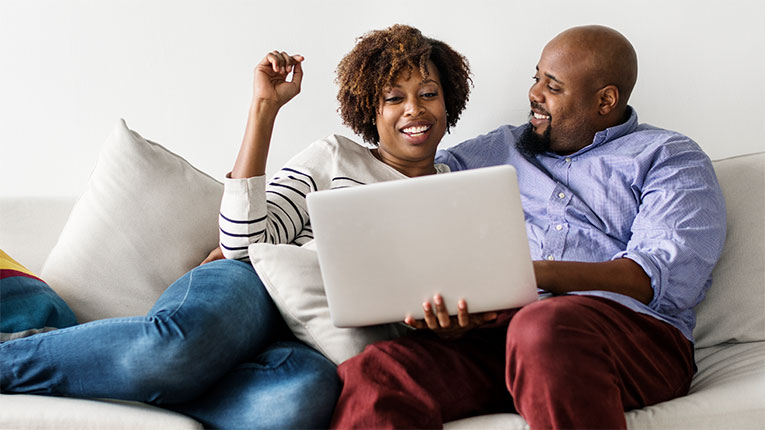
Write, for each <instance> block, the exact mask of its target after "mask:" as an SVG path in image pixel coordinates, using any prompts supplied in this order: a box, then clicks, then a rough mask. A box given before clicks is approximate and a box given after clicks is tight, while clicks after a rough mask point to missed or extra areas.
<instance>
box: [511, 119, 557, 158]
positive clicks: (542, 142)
mask: <svg viewBox="0 0 765 430" xmlns="http://www.w3.org/2000/svg"><path fill="white" fill-rule="evenodd" d="M551 131H552V126H551V125H550V124H548V125H547V128H546V129H545V132H544V133H543V134H542V135H541V136H540V135H539V134H538V133H536V132H535V131H534V126H532V125H531V124H529V126H528V127H526V130H524V131H523V134H521V136H520V137H519V138H518V141H517V142H515V147H516V148H518V150H519V151H521V152H522V153H523V154H524V155H526V156H529V157H534V156H536V155H537V154H544V153H545V152H549V151H550V147H551V146H552V142H551V141H550V132H551Z"/></svg>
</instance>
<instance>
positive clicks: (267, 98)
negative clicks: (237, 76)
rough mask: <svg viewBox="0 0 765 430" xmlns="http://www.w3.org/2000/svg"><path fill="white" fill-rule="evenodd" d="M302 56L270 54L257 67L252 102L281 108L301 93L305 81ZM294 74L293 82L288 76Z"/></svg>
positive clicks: (279, 53)
mask: <svg viewBox="0 0 765 430" xmlns="http://www.w3.org/2000/svg"><path fill="white" fill-rule="evenodd" d="M303 60H304V58H303V56H302V55H288V54H287V53H286V52H279V51H273V52H269V53H268V54H267V55H266V56H265V58H263V60H262V61H261V62H260V63H258V65H257V66H255V72H254V75H255V76H254V78H253V91H252V102H253V105H260V104H261V103H268V104H273V107H275V108H277V109H278V108H280V107H282V106H283V105H284V104H285V103H287V102H288V101H290V100H291V99H292V98H293V97H295V96H296V95H297V94H298V93H299V92H300V83H301V82H302V80H303V68H302V67H301V65H300V63H301V62H302V61H303ZM290 73H292V80H291V81H287V76H288V75H289V74H290Z"/></svg>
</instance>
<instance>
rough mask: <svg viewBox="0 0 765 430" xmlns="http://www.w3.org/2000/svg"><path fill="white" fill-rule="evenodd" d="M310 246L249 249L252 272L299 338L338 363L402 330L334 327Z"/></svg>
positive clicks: (394, 326) (392, 326)
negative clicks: (253, 270)
mask: <svg viewBox="0 0 765 430" xmlns="http://www.w3.org/2000/svg"><path fill="white" fill-rule="evenodd" d="M313 243H314V242H309V243H307V244H306V245H304V246H303V247H298V246H295V245H271V244H267V243H256V244H252V245H250V248H249V254H250V261H251V262H252V265H253V267H254V268H255V271H256V272H258V275H259V276H260V279H261V280H262V281H263V284H264V285H265V287H266V289H267V290H268V293H269V294H270V295H271V298H272V299H273V300H274V303H275V304H276V307H277V308H278V309H279V312H280V313H281V314H282V316H283V317H284V320H285V321H286V322H287V325H288V326H289V328H290V329H291V330H292V332H293V333H295V336H297V338H298V339H300V340H302V341H303V342H306V343H307V344H309V345H311V346H312V347H314V348H316V350H318V351H319V352H321V353H322V354H324V356H326V357H327V358H329V359H330V360H332V361H333V362H334V363H335V364H340V363H342V362H343V361H345V360H347V359H348V358H351V357H353V356H354V355H356V354H358V353H360V352H361V351H362V350H363V349H364V347H365V346H366V345H368V344H370V343H373V342H376V341H378V340H384V339H392V338H394V337H397V336H399V335H400V334H401V333H402V332H403V331H405V329H404V328H403V326H402V325H400V324H382V325H377V326H369V327H357V328H338V327H335V326H334V324H332V320H331V318H330V315H329V308H328V307H327V298H326V295H325V293H324V283H323V282H322V279H321V272H320V270H319V259H318V257H317V255H316V250H315V249H314V248H313V247H312V245H313Z"/></svg>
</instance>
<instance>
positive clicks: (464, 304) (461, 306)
mask: <svg viewBox="0 0 765 430" xmlns="http://www.w3.org/2000/svg"><path fill="white" fill-rule="evenodd" d="M457 307H458V308H460V309H465V308H467V303H466V302H465V299H460V301H459V302H457Z"/></svg>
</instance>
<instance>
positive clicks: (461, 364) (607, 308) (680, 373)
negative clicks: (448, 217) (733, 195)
mask: <svg viewBox="0 0 765 430" xmlns="http://www.w3.org/2000/svg"><path fill="white" fill-rule="evenodd" d="M694 367H695V366H694V362H693V346H692V344H691V343H690V342H689V341H688V340H687V339H685V337H683V335H682V334H680V332H679V330H677V329H675V328H674V327H672V326H670V325H669V324H666V323H663V322H661V321H658V320H656V319H655V318H652V317H649V316H647V315H643V314H639V313H636V312H634V311H632V310H630V309H628V308H626V307H624V306H622V305H620V304H618V303H615V302H613V301H611V300H607V299H602V298H597V297H590V296H574V295H571V296H559V297H554V298H549V299H545V300H541V301H539V302H536V303H533V304H531V305H528V306H526V307H523V308H521V309H520V310H512V311H508V312H505V313H503V314H501V315H500V320H498V322H497V324H494V325H493V327H489V328H481V329H477V330H473V331H471V332H469V333H468V334H467V335H465V336H464V337H462V338H460V339H456V340H442V339H439V338H438V337H436V336H435V335H433V334H432V333H430V332H427V331H422V332H420V331H417V332H414V333H413V334H412V335H410V336H407V337H404V338H401V339H396V340H392V341H385V342H378V343H375V344H373V345H370V346H368V347H367V348H366V349H365V350H364V352H363V353H361V354H360V355H358V356H356V357H354V358H352V359H350V360H348V361H346V362H344V363H343V364H341V365H340V367H339V368H338V373H339V375H340V378H341V379H342V380H343V384H344V386H343V391H342V393H341V395H340V400H339V401H338V404H337V407H336V409H335V415H334V417H333V419H332V427H333V428H421V429H426V428H441V427H442V426H443V423H444V422H447V421H452V420H456V419H460V418H465V417H469V416H474V415H481V414H488V413H497V412H518V413H519V414H520V415H521V416H523V417H524V418H525V419H526V421H527V422H528V424H529V425H530V426H531V428H626V422H625V419H624V411H626V410H630V409H635V408H641V407H644V406H647V405H652V404H655V403H658V402H662V401H665V400H669V399H672V398H674V397H678V396H681V395H684V394H686V393H687V392H688V388H689V386H690V381H691V377H692V376H693V373H694Z"/></svg>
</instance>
